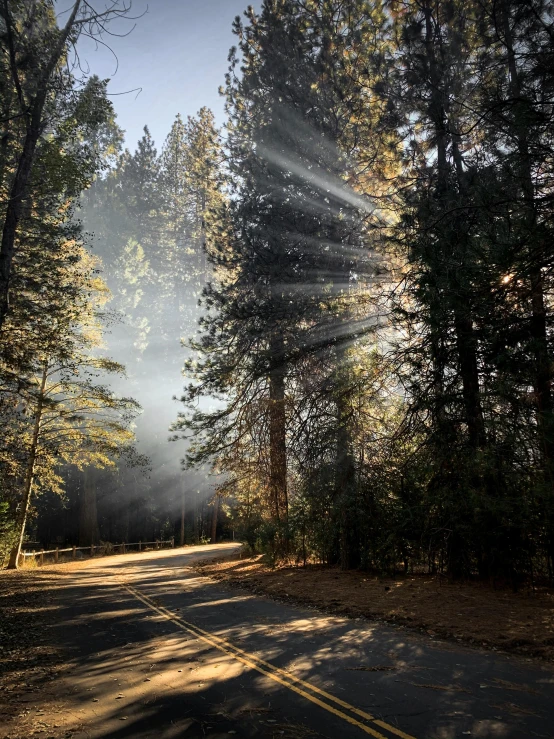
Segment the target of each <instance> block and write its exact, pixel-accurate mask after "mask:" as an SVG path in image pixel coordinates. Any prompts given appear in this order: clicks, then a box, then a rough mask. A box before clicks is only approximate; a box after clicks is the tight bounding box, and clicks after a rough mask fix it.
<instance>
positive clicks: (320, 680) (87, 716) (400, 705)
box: [29, 544, 554, 739]
mask: <svg viewBox="0 0 554 739" xmlns="http://www.w3.org/2000/svg"><path fill="white" fill-rule="evenodd" d="M233 548H234V545H231V544H227V545H217V546H209V547H195V548H188V549H186V550H179V549H176V550H173V551H170V552H167V551H165V552H149V553H143V554H130V555H123V556H118V557H113V558H104V559H98V560H91V561H89V562H83V563H82V564H80V565H79V566H78V567H77V568H75V569H72V570H71V572H70V573H69V574H68V575H67V577H64V587H62V588H60V589H59V590H58V591H57V592H56V595H55V600H54V603H55V606H56V618H55V623H54V624H53V627H52V629H51V634H50V636H49V638H50V639H51V640H52V644H56V643H58V644H59V643H63V645H64V647H65V648H66V650H68V653H69V662H68V664H67V668H66V669H65V671H64V672H63V673H62V674H61V675H60V676H59V677H58V678H57V679H56V680H55V681H53V682H52V683H51V684H50V686H49V689H48V691H47V693H48V692H49V694H48V695H47V696H46V698H47V699H48V701H49V706H50V707H49V709H45V708H44V707H42V706H41V705H35V706H30V707H29V718H32V715H31V714H32V713H33V711H34V712H35V713H36V714H37V716H36V721H37V722H38V723H36V724H35V725H36V726H41V723H40V722H41V721H42V724H44V729H43V730H42V733H40V734H37V736H41V737H44V738H45V739H48V737H49V736H50V734H49V732H52V735H54V733H53V731H52V728H51V727H52V726H56V724H54V723H53V721H54V719H55V715H58V716H62V717H64V720H65V722H66V725H69V724H68V723H67V722H68V721H69V722H70V723H71V725H72V727H73V728H72V730H71V732H70V733H69V734H68V736H71V737H72V738H73V739H108V738H109V739H200V738H202V739H204V737H209V738H210V739H223V737H225V739H228V738H229V735H234V736H236V737H237V739H246V738H247V737H248V738H250V737H256V738H259V739H270V738H271V739H304V738H306V739H318V738H320V737H321V738H325V739H362V738H363V737H374V738H375V739H462V737H465V736H468V737H481V738H485V739H495V738H497V737H499V738H502V739H504V738H509V739H530V738H531V737H548V738H549V739H553V738H554V673H553V671H552V670H550V669H549V668H547V667H546V666H541V665H540V664H538V663H535V662H532V661H523V660H520V659H516V658H509V657H505V656H500V655H497V654H494V653H491V652H482V651H478V650H471V649H467V648H462V647H458V646H454V645H450V644H446V643H438V642H434V641H432V640H430V639H427V638H423V637H419V636H417V635H414V634H411V633H410V632H408V631H405V630H403V629H401V628H396V627H389V626H384V625H381V624H375V623H372V622H369V621H366V620H360V619H358V620H348V619H343V618H337V617H334V616H327V615H324V614H321V613H318V612H316V611H314V610H308V609H306V608H301V607H296V606H293V605H289V604H283V603H276V602H274V601H271V600H267V599H265V598H262V597H258V596H253V595H250V594H248V593H245V592H241V591H239V590H236V589H228V588H226V587H224V586H222V585H220V584H217V583H214V582H213V581H211V580H209V579H207V578H204V577H201V576H199V575H198V574H197V573H196V572H195V571H194V570H192V569H190V565H191V564H192V563H193V562H194V561H197V560H198V559H206V558H207V557H210V556H221V555H222V553H229V551H230V550H231V551H232V550H233ZM53 716H54V718H53ZM60 721H61V719H60ZM61 725H62V724H58V726H61ZM56 736H57V735H56Z"/></svg>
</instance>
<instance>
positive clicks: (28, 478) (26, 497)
mask: <svg viewBox="0 0 554 739" xmlns="http://www.w3.org/2000/svg"><path fill="white" fill-rule="evenodd" d="M47 377H48V364H47V363H46V362H44V365H43V370H42V377H41V383H40V391H39V394H38V397H37V407H36V411H35V423H34V427H33V436H32V437H31V448H30V450H29V460H28V462H27V471H26V474H25V484H24V488H23V500H22V503H21V510H20V514H19V518H18V521H17V524H18V529H19V533H18V538H17V543H16V545H15V546H14V548H13V549H12V551H11V554H10V561H9V563H8V569H9V570H16V569H17V568H18V567H19V559H20V556H21V547H22V546H23V539H24V537H25V527H26V525H27V516H28V515H29V508H30V506H31V496H32V492H33V480H34V475H35V463H36V458H37V451H38V445H39V441H40V428H41V425H42V413H43V409H44V398H45V390H46V379H47Z"/></svg>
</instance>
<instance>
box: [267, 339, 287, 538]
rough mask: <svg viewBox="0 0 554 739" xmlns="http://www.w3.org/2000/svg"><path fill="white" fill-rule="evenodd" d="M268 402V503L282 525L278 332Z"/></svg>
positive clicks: (280, 347)
mask: <svg viewBox="0 0 554 739" xmlns="http://www.w3.org/2000/svg"><path fill="white" fill-rule="evenodd" d="M269 402H270V406H269V453H270V462H269V463H270V473H269V475H270V477H269V488H270V504H271V514H272V518H273V520H274V522H275V523H276V524H277V525H278V526H281V525H284V524H286V522H287V517H288V495H287V441H286V413H285V361H284V341H283V337H282V335H280V334H277V333H275V334H274V335H273V337H272V340H271V370H270V375H269Z"/></svg>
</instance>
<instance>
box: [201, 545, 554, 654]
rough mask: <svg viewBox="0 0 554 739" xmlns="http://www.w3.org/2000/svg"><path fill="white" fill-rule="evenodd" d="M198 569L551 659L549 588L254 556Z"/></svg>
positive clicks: (553, 608)
mask: <svg viewBox="0 0 554 739" xmlns="http://www.w3.org/2000/svg"><path fill="white" fill-rule="evenodd" d="M198 569H199V570H200V571H201V572H202V574H204V575H207V576H209V577H212V578H214V579H216V580H219V581H223V582H226V583H228V584H229V585H232V586H238V587H241V588H245V589H247V590H249V591H250V592H253V593H260V594H264V595H268V596H270V597H273V598H278V599H285V600H289V601H291V602H294V603H299V604H302V605H309V606H314V607H316V608H320V609H322V610H324V611H327V612H330V613H334V614H337V615H342V616H348V617H352V618H355V617H360V616H361V617H365V618H370V619H377V620H380V621H386V622H389V623H390V622H392V623H395V624H401V625H403V626H407V627H409V628H412V629H414V630H416V631H419V632H422V631H423V632H424V633H426V634H428V635H429V636H431V637H439V638H443V639H449V640H454V641H456V642H459V643H466V644H471V645H474V646H479V647H486V648H489V649H493V650H502V651H509V652H516V653H518V654H521V655H526V656H532V657H538V658H540V659H542V660H546V661H549V662H554V592H553V591H552V590H550V591H548V590H544V589H542V590H539V591H537V592H535V593H530V592H519V593H513V592H512V591H511V590H497V589H493V588H492V587H490V586H486V585H482V584H479V583H449V582H445V581H444V579H440V580H439V579H438V578H437V577H432V576H424V575H418V576H407V577H396V578H390V579H383V578H377V577H375V576H371V575H368V574H367V573H363V572H342V571H340V570H338V569H334V568H326V567H321V566H317V565H308V566H307V567H305V568H304V567H290V566H282V567H278V568H275V569H271V568H270V567H268V566H267V565H265V564H264V563H263V561H262V558H261V557H260V556H258V557H249V558H243V559H240V558H239V557H234V558H233V559H226V560H224V561H220V562H217V563H213V562H209V563H208V562H207V563H202V565H201V566H200V567H199V568H198Z"/></svg>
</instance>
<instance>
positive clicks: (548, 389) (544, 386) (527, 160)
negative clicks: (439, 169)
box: [500, 0, 554, 475]
mask: <svg viewBox="0 0 554 739" xmlns="http://www.w3.org/2000/svg"><path fill="white" fill-rule="evenodd" d="M510 11H511V2H509V0H503V2H502V3H501V5H500V20H501V23H500V26H501V28H502V31H503V33H504V39H503V42H504V46H505V48H506V53H507V65H508V73H509V77H510V87H511V98H513V99H514V100H515V101H516V102H515V103H514V105H515V106H521V105H525V101H524V94H523V91H522V89H521V80H520V75H519V70H518V66H517V58H516V54H515V50H514V40H513V34H512V29H511V26H510V17H511V12H510ZM514 119H515V121H514V122H513V123H512V124H511V125H512V131H513V133H514V136H515V139H516V141H517V147H518V154H519V158H520V177H521V188H522V193H523V197H524V200H525V202H526V204H527V218H526V221H527V222H526V224H525V225H526V228H527V230H528V237H529V238H530V237H531V234H532V232H533V230H534V229H535V227H536V221H537V212H536V203H535V189H534V185H533V173H532V164H531V155H530V152H529V138H528V129H527V126H526V124H525V120H526V117H525V115H516V116H514ZM528 248H529V255H528V259H529V264H530V270H529V283H530V289H531V313H532V315H531V326H530V329H531V330H530V333H531V338H532V340H533V347H534V352H533V353H534V358H535V371H534V378H533V386H534V387H533V389H534V392H535V399H536V406H537V425H538V429H539V434H540V440H541V447H542V454H543V457H544V461H545V468H546V470H547V471H548V474H549V475H551V474H552V470H551V467H552V464H553V462H554V435H553V430H554V422H553V403H552V369H551V362H550V356H549V351H548V334H547V326H546V303H545V288H544V278H543V273H542V262H543V260H544V255H543V254H542V249H539V250H537V251H536V252H535V250H534V249H533V246H532V245H531V244H529V247H528Z"/></svg>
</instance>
